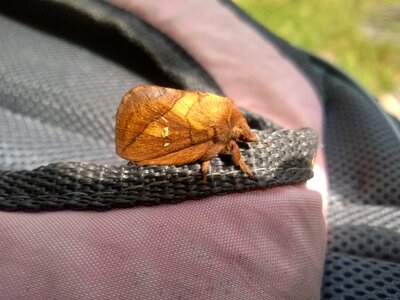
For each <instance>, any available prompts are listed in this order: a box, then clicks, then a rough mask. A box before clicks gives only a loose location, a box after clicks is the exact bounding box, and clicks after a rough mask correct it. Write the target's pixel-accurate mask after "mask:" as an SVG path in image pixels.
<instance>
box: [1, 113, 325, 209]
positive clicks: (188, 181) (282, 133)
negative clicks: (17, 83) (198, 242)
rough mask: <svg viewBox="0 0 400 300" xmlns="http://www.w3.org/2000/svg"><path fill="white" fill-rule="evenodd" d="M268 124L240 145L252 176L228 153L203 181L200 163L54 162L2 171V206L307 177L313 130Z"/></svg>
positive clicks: (152, 197)
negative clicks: (254, 139)
mask: <svg viewBox="0 0 400 300" xmlns="http://www.w3.org/2000/svg"><path fill="white" fill-rule="evenodd" d="M253 122H254V120H253ZM250 123H251V121H250ZM267 124H268V123H267ZM270 129H271V128H266V130H265V131H256V133H257V135H258V137H259V140H260V141H259V143H257V144H255V143H251V144H250V143H249V144H246V145H247V146H246V145H244V147H243V148H242V149H241V152H242V155H243V157H244V159H245V161H246V163H247V164H248V165H249V167H250V168H251V169H252V170H253V172H254V173H255V175H256V177H255V179H250V178H249V177H248V176H247V175H245V174H244V173H243V172H242V171H241V170H240V169H238V168H237V167H235V166H234V165H233V164H232V161H231V159H230V157H226V158H225V157H222V158H220V157H217V158H215V159H214V160H213V161H212V164H211V168H210V172H209V175H208V182H207V183H203V182H202V180H201V172H200V164H198V163H195V164H190V165H184V166H147V167H138V166H135V165H122V166H107V165H98V164H87V163H80V162H69V163H55V164H50V165H47V166H43V167H39V168H37V169H34V170H31V171H25V170H22V171H3V172H0V209H1V210H11V211H15V210H24V211H42V210H60V209H74V210H104V209H110V208H115V207H131V206H136V205H155V204H161V203H175V202H179V201H182V200H186V199H195V198H202V197H206V196H210V195H214V194H226V193H231V192H243V191H246V190H250V189H255V188H267V187H273V186H277V185H283V184H295V183H299V182H303V181H306V180H307V179H309V178H311V177H312V174H313V172H312V161H313V158H314V156H315V152H316V149H317V145H318V138H317V135H316V133H315V132H314V131H313V130H311V129H308V128H304V129H299V130H276V131H274V132H272V133H271V132H268V131H269V130H270ZM246 148H247V149H246Z"/></svg>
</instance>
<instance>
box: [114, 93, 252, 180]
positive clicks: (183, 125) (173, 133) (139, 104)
mask: <svg viewBox="0 0 400 300" xmlns="http://www.w3.org/2000/svg"><path fill="white" fill-rule="evenodd" d="M239 140H240V141H245V142H256V141H257V137H256V136H255V135H254V133H252V132H251V130H250V127H249V125H248V124H247V122H246V119H245V118H244V117H243V115H242V114H241V112H240V111H239V109H238V108H237V107H236V105H235V103H234V102H233V101H232V100H231V99H229V98H226V97H220V96H217V95H214V94H209V93H202V92H197V91H184V90H177V89H171V88H163V87H158V86H138V87H135V88H133V89H131V90H130V91H129V92H127V93H126V94H125V95H124V96H123V98H122V101H121V103H120V105H119V108H118V112H117V116H116V127H115V144H116V152H117V154H118V155H119V156H121V157H122V158H124V159H127V160H129V161H131V162H134V163H136V164H138V165H141V166H144V165H182V164H187V163H191V162H195V161H197V160H200V161H202V166H201V171H202V174H203V180H204V181H206V180H207V179H206V178H207V177H206V176H207V171H208V167H209V165H210V161H211V160H212V159H213V158H214V157H215V156H217V155H218V154H220V153H222V154H232V158H233V162H234V163H235V164H236V165H237V166H239V167H240V168H241V169H242V170H243V171H244V172H245V173H247V174H248V175H249V176H250V177H253V173H252V172H251V170H250V168H249V167H248V166H247V165H246V163H245V162H244V161H243V159H242V157H241V155H240V151H239V147H238V145H237V143H236V142H237V141H239Z"/></svg>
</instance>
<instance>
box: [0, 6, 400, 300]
mask: <svg viewBox="0 0 400 300" xmlns="http://www.w3.org/2000/svg"><path fill="white" fill-rule="evenodd" d="M87 3H89V4H90V1H89V2H87ZM18 4H24V5H27V6H26V7H25V10H17V9H15V7H16V6H17V5H18ZM57 5H58V4H57V2H54V3H53V4H52V3H46V2H43V3H42V4H41V5H40V6H39V9H40V10H43V9H44V10H46V9H49V10H50V11H51V12H52V13H49V14H48V16H47V18H49V19H48V20H46V21H47V22H48V21H52V22H54V20H56V19H57V14H54V12H57V11H58V14H62V15H64V17H65V15H66V16H67V17H65V18H64V20H67V19H68V17H71V18H73V19H74V22H70V23H69V24H67V26H59V27H57V26H54V28H46V26H45V24H46V22H44V21H43V23H41V21H40V20H41V18H43V15H42V14H41V13H40V11H38V10H36V9H37V7H38V6H37V5H33V6H32V7H30V6H29V5H28V4H27V3H25V2H24V1H15V2H14V4H5V3H2V4H0V7H1V9H2V11H1V13H2V14H1V16H0V30H1V37H0V61H1V64H0V68H1V69H0V76H1V78H0V97H1V102H0V104H1V111H0V134H1V136H0V139H1V141H4V140H7V142H6V143H1V141H0V143H1V144H0V146H2V147H4V145H13V148H12V149H10V148H8V149H5V148H2V149H1V152H0V168H1V171H2V173H1V175H0V182H1V183H0V184H1V186H0V197H3V199H9V197H10V194H11V193H12V192H13V194H14V195H15V199H16V201H11V202H7V203H6V205H5V206H4V207H2V208H3V209H18V208H23V209H25V210H37V209H41V208H42V209H60V208H69V207H70V208H71V207H72V208H80V209H105V208H109V207H110V202H109V201H107V199H105V197H104V194H103V196H102V197H101V199H100V201H97V202H96V201H92V204H93V205H92V206H91V205H90V202H91V201H90V200H93V199H96V197H98V196H99V194H98V190H96V187H97V188H98V189H99V190H104V189H105V188H107V187H109V186H107V185H105V186H104V181H102V183H101V184H100V185H99V186H96V184H97V185H98V184H99V183H96V182H95V180H93V179H96V178H99V177H101V176H103V177H101V178H104V174H106V177H107V176H108V175H110V181H111V182H112V181H113V180H114V179H115V178H116V177H120V176H122V175H123V174H126V172H128V173H129V172H132V173H131V174H137V173H136V172H137V170H136V169H135V167H129V166H124V167H121V168H119V169H118V168H113V167H112V165H114V164H118V165H120V164H121V162H122V161H121V160H120V159H118V158H116V156H115V155H114V144H113V131H112V127H110V126H109V124H112V123H113V122H114V121H113V114H114V110H115V107H117V105H118V101H119V99H118V98H115V97H114V95H116V94H118V95H122V94H123V93H124V92H125V91H126V86H130V85H134V84H146V83H159V82H164V83H165V80H169V82H168V83H169V85H170V86H175V87H184V86H193V87H195V88H199V89H205V90H209V91H218V90H219V89H218V87H217V86H216V85H215V84H214V82H213V80H212V79H211V78H210V77H209V76H208V75H207V74H206V73H205V72H204V71H203V70H202V69H201V68H199V67H196V66H197V65H196V63H195V62H194V61H192V60H191V59H190V57H188V55H187V54H186V53H184V52H182V51H181V50H180V49H179V47H176V46H175V45H174V44H173V43H171V42H170V41H169V40H168V39H165V38H164V37H163V35H162V34H159V33H158V32H157V30H154V29H151V28H149V27H148V25H146V24H145V23H143V22H141V21H140V20H135V19H134V18H133V19H132V20H133V21H132V22H134V23H135V24H134V25H135V26H133V27H134V28H136V29H137V32H133V31H128V32H127V36H128V37H129V38H130V39H132V40H135V39H136V40H140V42H138V44H140V47H141V48H138V50H137V52H136V53H134V55H137V57H138V59H137V61H135V62H134V63H132V60H129V59H127V58H128V57H129V56H131V55H133V53H132V52H127V51H125V50H124V49H126V48H124V46H125V44H124V39H125V38H126V37H122V36H118V35H117V34H116V32H115V31H113V30H112V27H111V26H108V25H107V16H108V17H109V16H110V15H112V14H113V13H115V11H114V10H112V9H110V10H107V12H108V15H107V14H104V11H102V10H98V8H97V6H95V5H94V6H93V10H92V11H90V14H91V17H90V18H88V17H87V14H89V12H88V11H85V10H84V9H83V8H78V9H77V10H76V11H74V12H73V13H72V12H71V11H70V10H67V9H63V8H62V7H60V8H59V9H54V7H57ZM79 9H81V10H82V12H81V13H79ZM233 9H234V8H233ZM37 15H40V17H41V18H35V16H37ZM93 16H94V17H93ZM242 17H243V18H246V17H245V16H243V15H242ZM247 20H248V19H247ZM248 21H249V20H248ZM249 22H251V21H249ZM54 24H57V22H54ZM77 24H78V25H77ZM79 24H84V25H85V26H84V27H82V28H84V29H83V30H82V28H81V27H80V26H79ZM251 24H252V23H251ZM253 26H255V25H254V24H253ZM30 27H33V28H35V29H31V28H30ZM37 28H39V29H41V30H37ZM48 31H51V34H50V33H49V32H48ZM76 32H79V34H76ZM57 34H59V35H60V36H62V38H61V37H60V38H58V39H57V38H54V36H57ZM262 34H265V35H266V38H268V39H271V40H272V41H274V42H275V43H276V45H278V46H279V47H280V48H281V49H282V51H283V52H284V53H286V54H287V55H288V56H289V57H291V58H292V59H293V61H294V62H295V63H297V64H298V66H299V67H300V68H301V69H302V70H303V71H304V73H305V74H306V75H305V76H308V78H309V79H310V80H311V81H312V82H313V83H314V84H315V86H316V87H317V88H318V89H319V91H320V93H321V98H322V99H323V101H324V103H325V112H326V114H325V117H326V126H325V135H326V139H325V141H326V144H325V145H324V146H325V151H326V154H327V159H328V168H329V178H330V189H331V190H330V197H331V198H330V205H329V212H328V220H329V226H330V227H329V243H328V253H327V258H326V265H325V276H324V281H323V286H322V298H323V299H368V298H369V299H398V298H400V271H399V270H400V262H399V257H400V256H399V248H400V246H399V244H400V241H399V234H400V232H399V231H400V224H399V216H400V212H399V211H400V210H399V201H400V200H399V199H400V189H399V178H400V176H399V175H400V174H399V172H400V171H399V170H400V166H399V164H400V157H399V156H400V151H399V149H400V147H399V146H400V140H399V128H398V127H396V124H394V123H393V121H392V120H391V119H390V118H389V117H388V116H387V115H386V114H385V113H384V112H382V110H381V109H380V108H379V107H377V105H376V104H375V103H374V102H373V100H372V99H370V98H369V96H368V95H367V94H366V93H364V92H363V91H362V90H360V89H359V88H358V87H357V86H356V85H354V84H353V83H352V82H351V81H349V80H348V79H347V78H346V77H345V76H344V75H343V74H342V73H340V72H338V71H336V70H335V69H333V68H331V67H330V66H327V65H326V64H325V63H323V62H321V61H319V60H318V59H316V58H314V57H312V56H309V55H307V54H304V53H302V52H300V51H298V50H296V49H294V48H292V47H290V46H288V45H287V44H286V43H285V42H283V41H282V40H279V39H277V38H276V37H274V36H272V35H271V34H270V33H268V32H265V31H263V30H262ZM99 35H101V36H102V38H104V37H105V38H106V39H108V40H109V43H108V46H107V47H104V45H103V46H102V44H100V43H97V42H96V41H97V38H98V37H99ZM14 36H18V37H19V38H18V39H14V38H13V37H14ZM82 37H84V38H82ZM88 37H90V38H91V39H89V40H90V43H92V46H91V47H88V45H86V44H85V43H86V42H87V38H88ZM155 41H157V43H159V44H158V47H154V46H153V44H152V43H155ZM150 45H152V46H150ZM88 48H90V49H91V50H90V51H89V50H88ZM94 49H96V50H94ZM130 49H131V48H130ZM140 49H145V50H146V51H144V52H143V51H141V50H140ZM149 51H153V52H152V53H151V57H150V56H149V55H147V54H145V53H149ZM110 52H111V53H113V55H110ZM44 56H45V58H46V59H45V63H44V62H43V59H40V58H43V57H44ZM161 56H162V57H163V59H160V60H159V61H157V59H155V58H157V57H161ZM132 64H135V65H132ZM57 65H62V66H63V68H64V70H65V73H64V74H59V73H57V72H58V70H59V68H57ZM187 66H190V67H187ZM44 67H45V68H44ZM128 68H129V69H130V68H135V69H137V70H145V71H146V72H143V74H141V73H132V72H129V71H128ZM177 69H181V71H175V72H172V71H171V70H177ZM104 70H107V72H108V73H109V74H113V75H112V76H103V75H104V74H102V72H103V71H104ZM151 70H157V72H151ZM188 70H189V71H188ZM60 77H62V78H63V81H62V82H60V81H58V80H59V78H60ZM65 83H67V85H68V86H69V87H70V88H68V89H65V88H64V87H63V86H64V85H65ZM66 93H67V94H66ZM82 95H85V96H84V97H83V96H82ZM98 98H99V99H107V101H98V102H96V107H95V108H94V107H93V103H94V102H93V101H90V102H87V103H85V99H98ZM38 99H39V100H38ZM50 99H51V100H52V101H50ZM64 101H68V103H67V104H66V103H65V102H64ZM60 110H65V111H60ZM60 112H61V113H62V116H63V118H61V119H60V118H59V117H58V116H59V115H60ZM29 116H31V117H29ZM247 116H248V118H249V120H250V122H252V124H253V127H256V128H257V129H258V130H264V131H266V132H272V131H276V129H277V128H275V127H274V125H273V124H271V123H269V122H266V121H263V120H260V119H259V118H258V117H257V116H256V115H253V114H248V115H247ZM38 119H42V120H45V121H46V122H45V123H44V122H38V121H37V120H38ZM44 124H46V125H44ZM52 124H53V125H57V126H52ZM60 128H61V129H60ZM280 134H283V135H285V136H284V138H283V139H282V137H281V136H279V134H278V137H277V141H288V140H289V141H291V142H292V143H289V144H291V145H292V147H291V148H289V150H294V149H297V150H301V148H299V147H298V146H297V145H298V144H299V143H302V142H304V141H306V142H309V145H308V146H307V145H306V149H308V150H309V149H313V146H314V143H315V135H314V134H313V133H310V132H307V131H296V132H293V131H284V132H282V133H280ZM296 134H297V136H298V137H296ZM260 135H261V136H263V133H260ZM288 136H289V137H288ZM265 138H267V137H265ZM21 141H24V142H21ZM32 145H33V146H32ZM300 152H301V151H300ZM244 153H245V155H249V157H253V158H254V163H259V162H260V161H261V159H260V158H259V157H257V155H256V153H258V151H257V148H256V147H254V148H252V146H250V148H249V149H246V148H244ZM78 155H79V156H78ZM268 157H269V156H268ZM294 157H296V156H294ZM298 157H299V156H297V158H298ZM310 157H312V151H311V152H308V153H307V154H306V155H305V156H302V157H301V156H300V159H299V160H297V161H294V164H295V166H299V164H300V165H301V166H304V173H301V176H300V175H299V173H295V174H292V173H291V169H290V166H289V167H287V168H285V169H283V170H286V171H287V173H285V174H283V175H284V176H281V177H279V178H281V179H282V178H283V182H282V183H291V182H300V181H304V180H305V179H306V178H309V177H310V176H311V174H310V165H309V162H310ZM278 159H279V157H278ZM59 161H86V162H89V163H92V164H76V163H61V164H53V165H50V166H46V165H47V164H48V163H51V162H59ZM105 162H106V163H107V164H108V166H103V167H102V168H100V169H99V168H98V167H97V166H98V165H99V164H104V163H105ZM214 164H215V165H214V166H215V168H216V170H217V171H216V173H218V172H220V173H221V172H224V171H223V170H226V167H227V166H229V167H228V169H227V170H226V172H227V173H229V172H230V171H232V170H236V169H235V168H233V167H232V166H231V165H230V162H229V160H227V161H224V160H223V159H222V160H221V159H219V160H216V162H215V163H214ZM38 167H40V168H39V169H37V168H38ZM229 168H231V169H229ZM33 169H36V170H35V171H33V172H32V171H31V170H33ZM23 170H29V171H23ZM154 170H155V171H154ZM63 171H64V172H63ZM176 171H177V170H176V168H174V167H168V168H161V169H151V168H149V169H146V170H144V174H149V172H150V174H149V176H150V177H152V178H155V177H154V176H168V174H169V173H172V172H173V173H174V174H176ZM159 172H161V175H160V174H159ZM183 172H186V173H193V172H196V174H197V173H198V172H199V167H198V166H192V167H189V168H187V169H184V170H183ZM265 172H266V173H267V172H268V169H267V168H265ZM71 173H73V174H82V175H83V176H81V177H80V180H79V181H78V182H77V181H74V180H71V178H69V175H70V174H71ZM291 174H292V176H290V175H291ZM113 176H114V177H113ZM132 176H134V175H132ZM195 176H196V177H195V178H196V179H198V178H200V174H197V175H195ZM288 176H289V177H288ZM78 177H79V176H78ZM132 178H133V177H132ZM238 178H242V177H239V176H236V175H232V177H231V180H233V181H234V182H237V180H238ZM270 178H272V179H271V180H270V181H268V180H266V182H261V183H257V184H262V185H263V186H268V185H269V184H271V182H272V183H273V184H276V183H277V182H276V181H274V180H273V179H274V178H276V176H275V175H274V174H272V175H271V177H270ZM288 178H289V179H288ZM293 178H294V179H293ZM41 179H45V180H41ZM177 181H179V178H177ZM26 182H33V184H31V185H29V184H26ZM36 182H38V183H36ZM240 183H241V184H243V187H242V190H243V189H245V188H252V187H256V186H251V185H249V183H248V182H247V181H245V180H244V181H243V182H240ZM18 184H19V185H18ZM180 184H182V182H181V183H180ZM77 185H78V186H79V190H80V191H82V192H83V193H84V195H82V194H80V193H76V190H77ZM174 186H175V187H176V182H174ZM60 187H61V188H64V189H65V190H64V191H66V190H67V191H68V192H69V193H66V194H64V196H65V195H66V197H68V198H69V199H70V200H71V203H68V202H66V201H65V198H63V197H60V198H59V199H58V200H59V201H58V203H53V202H50V203H46V202H45V201H44V204H43V202H42V203H38V202H37V201H33V202H32V203H31V206H28V207H23V205H22V206H19V205H21V203H27V202H26V200H27V194H30V195H34V194H35V193H41V195H43V192H45V193H48V194H49V195H51V199H54V195H57V193H58V192H57V190H58V189H60ZM238 187H239V190H240V185H239V186H238V185H235V189H238ZM225 188H226V190H220V192H221V193H222V192H227V191H233V188H232V187H230V186H228V187H225ZM111 190H112V187H111ZM182 190H183V191H185V190H184V189H183V188H179V187H178V188H177V190H173V191H171V193H172V194H173V193H174V192H177V191H182ZM74 191H75V194H74ZM152 192H153V193H159V194H162V192H159V191H157V190H156V191H152ZM186 192H187V191H186ZM215 192H218V191H214V193H215ZM206 193H209V192H208V191H206ZM196 195H197V196H201V194H200V193H197V194H196ZM83 196H84V197H83ZM85 197H89V200H88V199H85ZM163 197H165V195H160V196H159V198H158V199H166V198H163ZM185 197H187V196H185V195H184V196H183V197H182V194H177V196H176V197H172V198H173V199H176V200H179V199H184V198H185ZM28 198H29V197H28ZM78 198H79V199H83V201H81V202H80V203H77V202H76V201H74V199H78ZM167 198H171V197H167ZM29 199H30V198H29ZM41 199H45V198H43V197H42V198H41ZM104 199H105V200H106V201H103V200H104ZM152 199H154V198H152ZM173 199H172V200H173ZM172 200H171V199H169V200H168V199H167V201H172ZM56 202H57V201H56ZM3 203H5V202H3ZM134 204H135V203H132V201H131V200H129V199H128V200H126V201H121V202H120V203H116V206H122V207H123V206H130V205H134ZM144 204H146V201H144ZM69 205H70V206H69Z"/></svg>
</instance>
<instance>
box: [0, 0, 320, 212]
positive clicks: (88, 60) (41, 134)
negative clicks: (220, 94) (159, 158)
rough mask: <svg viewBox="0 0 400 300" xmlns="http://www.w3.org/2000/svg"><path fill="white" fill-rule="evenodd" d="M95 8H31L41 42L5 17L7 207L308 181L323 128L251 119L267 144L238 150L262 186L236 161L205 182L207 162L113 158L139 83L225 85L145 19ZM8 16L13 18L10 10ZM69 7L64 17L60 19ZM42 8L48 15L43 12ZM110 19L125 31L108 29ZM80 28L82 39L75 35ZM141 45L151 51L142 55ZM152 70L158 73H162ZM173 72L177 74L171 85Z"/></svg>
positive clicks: (1, 178)
mask: <svg viewBox="0 0 400 300" xmlns="http://www.w3.org/2000/svg"><path fill="white" fill-rule="evenodd" d="M93 3H95V2H93ZM88 4H90V2H86V3H84V4H81V3H80V2H78V1H76V2H70V4H69V5H72V6H64V5H62V4H57V3H46V2H43V3H42V4H40V5H38V4H36V5H33V6H32V7H30V9H31V11H30V12H29V13H30V19H28V21H29V22H31V24H32V25H35V26H41V25H43V29H45V30H48V32H46V33H42V34H38V33H37V31H35V30H33V29H32V30H31V29H29V28H27V27H23V26H21V25H20V24H18V23H17V22H15V21H13V20H11V19H9V18H7V17H5V16H1V18H0V23H1V28H2V32H3V33H2V36H3V38H2V39H3V41H4V43H2V44H1V49H0V52H1V54H0V55H1V57H0V59H1V61H2V65H3V68H2V69H1V73H0V77H1V80H0V81H1V84H2V86H1V89H0V93H1V97H2V101H1V110H0V114H1V117H0V119H1V123H2V124H1V128H0V135H1V140H2V142H3V144H2V145H5V146H3V149H2V151H1V152H2V156H1V159H0V168H1V170H2V171H1V172H0V209H2V210H13V211H15V210H24V211H42V210H59V209H74V210H88V209H90V210H103V209H110V208H113V207H130V206H134V205H152V204H159V203H171V202H178V201H182V200H185V199H194V198H201V197H205V196H209V195H213V194H225V193H229V192H235V191H246V190H249V189H254V188H266V187H271V186H276V185H282V184H294V183H299V182H304V181H306V180H307V179H309V178H311V177H312V161H313V158H314V156H315V151H316V148H317V144H318V138H317V136H316V134H315V132H314V131H313V130H311V129H299V130H294V131H293V130H282V129H281V128H278V127H277V126H275V125H274V124H272V123H271V122H269V121H266V120H263V119H261V118H260V117H258V116H256V115H254V114H251V113H248V112H245V116H246V117H247V119H248V121H249V124H250V125H251V127H252V128H253V129H254V130H255V132H256V133H257V135H258V137H259V139H260V141H259V143H257V144H256V143H252V144H243V145H241V152H242V155H243V157H244V159H245V161H246V163H247V164H248V165H249V166H250V168H251V169H252V170H253V171H254V174H255V175H256V177H255V179H250V178H248V176H247V175H245V174H244V173H243V172H242V171H240V169H239V168H238V167H236V166H234V165H233V163H232V160H231V159H230V157H218V158H215V159H214V160H213V161H212V164H211V167H210V171H209V176H208V181H207V183H203V182H202V180H201V172H200V164H199V163H193V164H190V165H184V166H147V167H137V166H135V165H127V162H126V161H123V160H121V159H119V158H118V157H117V156H116V154H115V151H114V124H115V119H114V116H115V112H116V109H117V106H118V103H119V101H120V98H121V96H122V95H123V93H124V92H125V91H126V89H128V88H130V86H131V85H135V84H143V83H158V82H161V81H162V80H163V78H164V77H165V78H166V80H165V82H164V83H166V84H171V85H174V86H181V87H193V86H195V87H198V88H201V89H203V90H208V91H218V87H217V86H216V85H215V84H214V83H213V82H212V80H211V79H210V78H209V77H208V75H207V74H206V73H205V72H204V71H203V70H202V69H201V68H200V67H199V66H198V65H197V64H196V63H195V62H194V61H193V60H191V58H190V57H188V56H187V55H186V54H185V53H183V52H182V50H178V49H179V48H178V47H177V46H176V45H174V44H173V43H171V42H170V41H168V40H167V38H166V37H164V36H162V35H161V34H160V33H159V32H157V31H155V30H154V29H152V28H150V27H149V26H148V25H146V24H145V23H143V22H141V21H140V20H138V19H135V18H134V17H132V16H131V15H129V16H127V15H124V14H123V13H120V14H121V15H120V16H119V17H118V18H112V17H113V13H115V10H113V9H112V7H110V6H108V5H106V4H102V5H98V3H97V5H98V7H99V9H98V10H93V9H91V10H88V11H85V10H84V9H85V7H81V6H80V5H88ZM45 8H46V9H45ZM8 9H9V10H8V12H9V13H13V12H14V10H13V7H8ZM61 9H62V10H63V16H61V15H60V14H59V13H57V12H59V11H61ZM46 10H47V11H48V12H50V13H49V14H47V15H46V16H43V15H42V14H41V12H43V11H46ZM20 17H21V16H20ZM106 17H109V18H110V19H112V20H119V21H118V22H119V23H114V24H110V23H109V22H108V23H107V22H106V19H105V18H106ZM67 18H70V19H71V20H72V21H71V20H70V21H69V22H70V23H71V26H70V27H69V28H68V30H67V29H65V28H64V27H60V26H59V27H57V26H56V25H57V24H59V22H62V21H61V20H64V21H65V20H66V19H67ZM95 18H97V20H95ZM40 22H43V24H41V23H40ZM46 22H54V24H55V28H48V27H49V26H47V27H44V24H45V23H46ZM115 22H117V21H115ZM78 27H84V28H85V31H84V32H82V31H79V30H77V28H78ZM121 28H124V30H125V31H122V29H121ZM71 32H73V33H74V35H73V36H72V34H71ZM76 32H79V33H80V34H81V35H82V36H80V34H79V33H78V36H75V34H76ZM55 33H56V34H61V35H68V34H71V35H68V37H69V38H71V39H74V40H71V41H68V40H65V39H64V40H62V39H55V38H54V36H53V34H55ZM16 35H17V37H18V38H17V39H16V38H15V36H16ZM96 36H97V38H98V40H107V39H109V43H110V44H108V45H107V46H105V45H98V43H95V41H96ZM100 36H101V38H100ZM143 36H145V37H146V39H145V40H142V37H143ZM88 37H90V39H89V41H92V42H93V44H91V45H88V44H86V45H79V43H80V42H83V41H86V43H87V39H86V38H88ZM89 46H90V47H91V49H93V50H94V51H97V52H100V54H101V55H108V56H107V57H106V59H103V58H102V57H101V56H100V55H96V54H95V55H92V54H90V53H89V51H88V50H87V49H86V48H85V47H89ZM102 47H103V48H102ZM110 47H111V49H109V48H110ZM127 47H129V48H128V49H125V48H127ZM139 47H142V48H143V49H146V50H147V49H150V50H151V51H152V52H151V53H150V54H149V52H146V51H145V52H144V53H143V51H141V50H139ZM19 49H24V51H20V50H19ZM121 49H122V50H121ZM131 49H132V50H131ZM128 50H129V51H128ZM106 51H108V52H111V51H114V52H113V53H106ZM154 51H156V53H154ZM121 52H122V53H121ZM132 55H137V59H138V61H139V62H138V63H137V64H135V62H134V65H132V63H130V65H129V64H127V65H125V64H120V63H119V62H121V63H124V62H125V59H126V61H128V60H132ZM115 57H118V58H117V61H113V60H114V59H115ZM152 57H156V58H157V60H156V61H155V60H153V61H152V60H151V58H152ZM10 58H11V59H10ZM145 60H146V61H149V63H148V64H147V62H145ZM178 62H179V63H178ZM181 62H182V63H181ZM60 65H61V66H63V67H62V68H59V67H58V66H60ZM126 66H128V67H131V71H132V70H133V72H128V71H127V70H126V69H125V68H126ZM177 66H179V67H177ZM149 69H150V70H149ZM155 70H159V71H158V77H157V76H155V74H157V72H155ZM167 74H173V76H170V78H173V79H168V78H169V77H168V76H167ZM187 74H190V76H187ZM160 75H163V76H164V77H162V76H160ZM65 161H68V162H65Z"/></svg>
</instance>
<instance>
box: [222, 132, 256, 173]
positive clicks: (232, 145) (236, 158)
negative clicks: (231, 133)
mask: <svg viewBox="0 0 400 300" xmlns="http://www.w3.org/2000/svg"><path fill="white" fill-rule="evenodd" d="M227 150H231V151H232V160H233V163H234V164H235V165H237V166H239V167H240V169H242V171H243V172H245V173H246V174H247V175H249V176H250V177H251V178H253V177H254V175H253V172H251V170H250V168H249V166H248V165H246V163H245V162H244V160H243V158H242V156H241V155H240V150H239V146H238V145H237V144H236V142H235V141H234V140H231V141H230V142H229V144H228V145H227Z"/></svg>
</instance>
